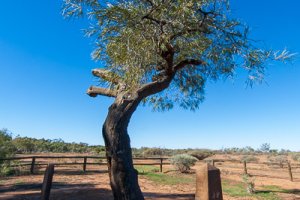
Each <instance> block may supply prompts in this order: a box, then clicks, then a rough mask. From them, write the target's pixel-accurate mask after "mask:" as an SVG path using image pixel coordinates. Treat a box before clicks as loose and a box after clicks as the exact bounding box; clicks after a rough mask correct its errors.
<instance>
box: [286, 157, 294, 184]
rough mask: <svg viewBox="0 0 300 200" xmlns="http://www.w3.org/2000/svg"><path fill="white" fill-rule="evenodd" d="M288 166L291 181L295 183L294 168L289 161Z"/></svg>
mask: <svg viewBox="0 0 300 200" xmlns="http://www.w3.org/2000/svg"><path fill="white" fill-rule="evenodd" d="M287 166H288V171H289V176H290V181H293V174H292V167H291V163H290V162H289V161H288V162H287Z"/></svg>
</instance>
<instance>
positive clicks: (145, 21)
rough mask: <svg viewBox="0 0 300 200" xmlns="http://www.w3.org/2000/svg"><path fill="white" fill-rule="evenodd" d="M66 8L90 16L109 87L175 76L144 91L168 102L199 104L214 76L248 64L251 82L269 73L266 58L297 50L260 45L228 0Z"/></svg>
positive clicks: (131, 1)
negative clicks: (162, 86) (153, 91)
mask: <svg viewBox="0 0 300 200" xmlns="http://www.w3.org/2000/svg"><path fill="white" fill-rule="evenodd" d="M63 14H64V15H65V16H66V17H79V16H83V15H87V16H88V19H89V20H90V23H91V25H90V27H89V28H87V29H86V30H85V34H86V36H88V37H93V38H95V44H96V49H95V50H94V51H93V53H92V58H93V59H94V60H96V61H97V60H100V61H101V63H104V64H105V67H104V68H102V69H103V71H102V72H101V73H102V76H101V83H102V84H104V85H105V86H106V87H109V88H110V89H113V90H116V91H118V90H119V89H120V87H121V86H120V83H122V90H126V91H129V92H133V93H134V92H135V91H136V90H138V89H139V88H140V87H141V86H142V85H144V84H146V83H151V82H154V81H160V80H162V79H163V78H164V77H166V76H170V77H172V82H171V84H170V86H169V87H168V89H166V90H164V91H163V92H160V93H158V94H155V95H152V96H150V97H146V96H145V98H144V100H145V102H150V103H152V104H153V105H154V108H157V109H162V110H164V109H170V108H172V107H173V103H174V102H176V103H179V105H180V106H182V107H184V108H189V109H192V110H194V109H196V108H198V105H199V103H201V101H202V100H203V95H204V85H205V82H206V81H207V80H217V79H219V78H222V77H230V76H233V75H234V73H235V71H236V70H237V68H238V67H241V68H243V69H245V70H246V71H247V72H248V77H249V81H250V83H252V82H253V81H261V80H262V79H263V75H264V72H265V65H264V64H265V62H266V61H269V60H286V59H289V58H290V57H291V56H292V55H291V54H289V53H288V52H287V51H283V52H280V53H279V52H273V51H272V50H263V49H260V48H256V47H255V46H253V42H252V41H251V40H250V39H249V38H248V30H249V29H248V27H247V26H245V25H244V24H242V23H241V22H240V21H238V20H236V19H233V18H232V17H231V15H230V9H229V3H228V1H227V0H127V1H125V0H111V1H98V0H64V10H63ZM104 70H105V73H104ZM104 74H105V75H104Z"/></svg>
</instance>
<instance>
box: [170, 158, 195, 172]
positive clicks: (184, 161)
mask: <svg viewBox="0 0 300 200" xmlns="http://www.w3.org/2000/svg"><path fill="white" fill-rule="evenodd" d="M197 161H198V159H197V158H195V157H193V156H191V155H188V154H178V155H175V156H173V157H171V159H170V162H171V164H172V165H174V166H175V168H176V169H178V170H179V171H180V172H181V173H186V172H188V171H189V170H190V169H191V167H192V166H194V165H195V163H196V162H197Z"/></svg>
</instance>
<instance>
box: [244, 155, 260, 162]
mask: <svg viewBox="0 0 300 200" xmlns="http://www.w3.org/2000/svg"><path fill="white" fill-rule="evenodd" d="M241 160H242V161H243V162H244V161H245V162H258V158H257V157H255V156H252V155H245V156H243V157H242V159H241Z"/></svg>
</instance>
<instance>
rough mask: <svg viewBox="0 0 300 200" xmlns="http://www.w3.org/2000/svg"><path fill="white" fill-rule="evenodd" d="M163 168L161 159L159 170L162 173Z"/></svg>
mask: <svg viewBox="0 0 300 200" xmlns="http://www.w3.org/2000/svg"><path fill="white" fill-rule="evenodd" d="M162 166H163V159H162V158H160V169H159V171H160V172H162Z"/></svg>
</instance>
